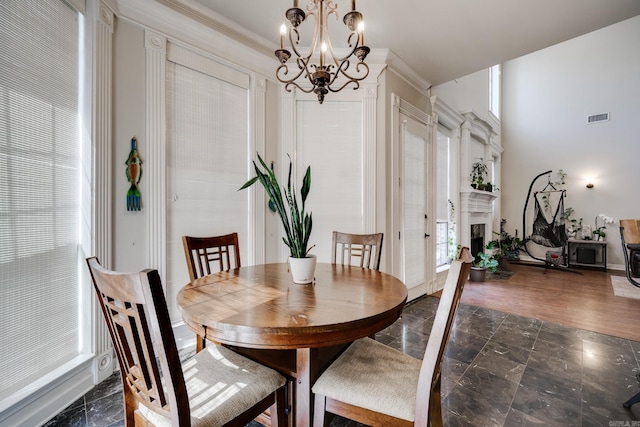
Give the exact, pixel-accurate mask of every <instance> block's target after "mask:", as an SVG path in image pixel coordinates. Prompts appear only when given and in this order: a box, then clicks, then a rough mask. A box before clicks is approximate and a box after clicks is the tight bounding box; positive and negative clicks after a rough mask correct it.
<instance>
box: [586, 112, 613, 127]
mask: <svg viewBox="0 0 640 427" xmlns="http://www.w3.org/2000/svg"><path fill="white" fill-rule="evenodd" d="M608 121H609V113H600V114H594V115H593V116H588V117H587V124H591V123H598V122H608Z"/></svg>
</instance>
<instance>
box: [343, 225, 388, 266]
mask: <svg viewBox="0 0 640 427" xmlns="http://www.w3.org/2000/svg"><path fill="white" fill-rule="evenodd" d="M382 238H383V233H375V234H349V233H341V232H339V231H334V232H333V245H332V246H331V262H332V263H333V264H337V263H340V264H343V265H345V264H350V265H357V266H360V267H364V268H370V269H373V270H380V254H381V253H382Z"/></svg>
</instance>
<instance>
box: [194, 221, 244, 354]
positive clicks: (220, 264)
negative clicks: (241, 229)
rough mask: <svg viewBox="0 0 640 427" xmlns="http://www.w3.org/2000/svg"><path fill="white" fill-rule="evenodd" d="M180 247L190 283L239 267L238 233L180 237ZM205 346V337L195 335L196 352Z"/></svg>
mask: <svg viewBox="0 0 640 427" xmlns="http://www.w3.org/2000/svg"><path fill="white" fill-rule="evenodd" d="M182 246H183V248H184V255H185V258H186V259H187V270H189V279H190V280H191V281H192V282H193V281H194V280H196V279H199V278H200V277H203V276H207V275H209V274H212V273H217V272H220V271H229V270H233V269H235V268H240V267H241V265H240V245H239V244H238V233H231V234H225V235H222V236H212V237H192V236H182ZM206 345H207V341H206V337H204V336H201V335H198V334H196V352H200V351H201V350H202V349H203V348H205V347H206Z"/></svg>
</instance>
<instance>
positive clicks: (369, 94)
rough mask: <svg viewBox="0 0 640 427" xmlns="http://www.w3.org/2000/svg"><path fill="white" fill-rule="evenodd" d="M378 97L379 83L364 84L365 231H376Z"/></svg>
mask: <svg viewBox="0 0 640 427" xmlns="http://www.w3.org/2000/svg"><path fill="white" fill-rule="evenodd" d="M377 99H378V85H377V83H376V84H373V83H370V84H365V85H363V92H362V151H363V152H362V157H363V158H362V165H363V167H362V169H363V170H362V173H363V181H364V182H365V183H366V184H365V187H364V188H363V191H364V194H363V195H362V196H363V198H362V203H363V212H364V215H363V216H364V217H363V218H362V222H363V224H362V225H363V230H364V232H365V233H374V232H375V231H376V221H377V218H376V212H377V207H376V188H377V185H376V180H377V179H378V176H377V172H376V166H377V161H376V159H377V156H376V151H377V150H376V148H377V147H376V146H377V144H376V130H377V126H376V123H377V121H376V103H377Z"/></svg>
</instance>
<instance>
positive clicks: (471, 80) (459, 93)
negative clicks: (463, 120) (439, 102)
mask: <svg viewBox="0 0 640 427" xmlns="http://www.w3.org/2000/svg"><path fill="white" fill-rule="evenodd" d="M431 92H432V94H433V95H435V96H438V97H440V98H442V99H444V100H445V101H446V102H447V104H449V105H450V106H451V107H453V108H454V109H456V111H458V112H460V113H465V112H467V111H473V112H475V113H476V114H478V115H479V116H480V117H482V118H484V119H488V118H489V70H481V71H478V72H476V73H473V74H469V75H468V76H464V77H461V78H459V79H455V80H452V81H450V82H448V83H443V84H441V85H438V86H434V87H433V88H432V89H431Z"/></svg>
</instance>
